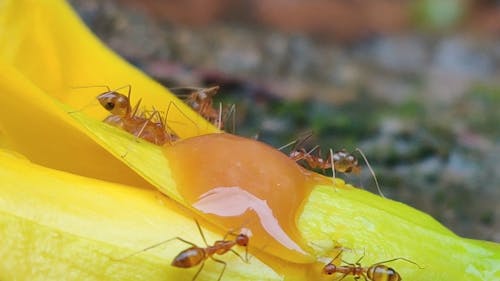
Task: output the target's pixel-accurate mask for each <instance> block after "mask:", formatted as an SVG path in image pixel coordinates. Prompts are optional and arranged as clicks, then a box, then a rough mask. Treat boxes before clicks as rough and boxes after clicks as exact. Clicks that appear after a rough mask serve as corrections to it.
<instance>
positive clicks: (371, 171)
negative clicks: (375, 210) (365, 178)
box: [356, 148, 386, 198]
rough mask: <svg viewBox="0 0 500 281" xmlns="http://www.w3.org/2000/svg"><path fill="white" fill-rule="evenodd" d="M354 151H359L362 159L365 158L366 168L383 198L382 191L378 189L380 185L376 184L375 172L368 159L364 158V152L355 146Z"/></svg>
mask: <svg viewBox="0 0 500 281" xmlns="http://www.w3.org/2000/svg"><path fill="white" fill-rule="evenodd" d="M356 151H357V152H359V154H360V155H361V157H363V160H365V163H366V166H367V167H368V170H370V173H371V174H372V177H373V180H375V185H376V186H377V190H378V193H379V194H380V196H382V197H383V198H386V197H385V196H384V193H382V190H381V189H380V185H379V184H378V180H377V176H376V175H375V172H374V171H373V169H372V166H371V165H370V163H369V162H368V159H367V158H366V156H365V154H364V153H363V151H361V149H359V148H356Z"/></svg>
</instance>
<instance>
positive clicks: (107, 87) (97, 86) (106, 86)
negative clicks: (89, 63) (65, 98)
mask: <svg viewBox="0 0 500 281" xmlns="http://www.w3.org/2000/svg"><path fill="white" fill-rule="evenodd" d="M70 88H71V89H87V88H106V89H107V90H108V91H109V92H111V89H110V88H109V86H108V85H92V86H71V87H70Z"/></svg>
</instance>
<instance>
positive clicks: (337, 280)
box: [335, 273, 348, 281]
mask: <svg viewBox="0 0 500 281" xmlns="http://www.w3.org/2000/svg"><path fill="white" fill-rule="evenodd" d="M347 274H348V273H344V275H342V276H341V277H340V278H337V279H335V281H341V280H342V279H344V278H345V277H346V276H347Z"/></svg>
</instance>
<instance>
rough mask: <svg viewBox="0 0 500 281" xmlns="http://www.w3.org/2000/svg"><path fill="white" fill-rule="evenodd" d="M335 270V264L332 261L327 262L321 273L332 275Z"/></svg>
mask: <svg viewBox="0 0 500 281" xmlns="http://www.w3.org/2000/svg"><path fill="white" fill-rule="evenodd" d="M336 271H337V266H336V265H334V264H333V263H329V264H327V265H325V266H324V267H323V273H324V274H328V275H332V274H334V273H335V272H336Z"/></svg>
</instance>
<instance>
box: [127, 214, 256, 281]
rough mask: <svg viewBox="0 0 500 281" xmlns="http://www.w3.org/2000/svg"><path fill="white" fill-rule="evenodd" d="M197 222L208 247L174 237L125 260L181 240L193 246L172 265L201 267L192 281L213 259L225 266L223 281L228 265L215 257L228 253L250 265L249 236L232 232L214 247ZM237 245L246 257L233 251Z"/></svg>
mask: <svg viewBox="0 0 500 281" xmlns="http://www.w3.org/2000/svg"><path fill="white" fill-rule="evenodd" d="M195 222H196V226H197V228H198V231H199V232H200V235H201V237H202V239H203V242H205V245H206V247H199V246H197V245H196V244H194V243H192V242H189V241H187V240H184V239H182V238H180V237H174V238H171V239H168V240H165V241H162V242H160V243H157V244H155V245H153V246H150V247H147V248H145V249H143V250H140V251H138V252H135V253H132V254H131V255H128V256H127V257H125V258H128V257H131V256H134V255H137V254H139V253H141V252H144V251H147V250H150V249H152V248H155V247H158V246H160V245H162V244H164V243H167V242H170V241H172V240H179V241H181V242H184V243H186V244H189V245H191V247H189V248H187V249H185V250H183V251H181V252H180V253H179V254H177V256H175V258H174V259H173V261H172V263H171V265H172V266H175V267H180V268H192V267H195V266H197V265H200V268H199V269H198V271H196V273H195V275H194V276H193V279H192V281H194V280H195V279H196V278H197V277H198V275H199V274H200V272H201V270H202V269H203V266H204V265H205V262H206V261H207V260H208V259H212V260H213V261H215V262H217V263H220V264H222V265H223V268H222V270H221V273H220V274H219V277H218V278H217V281H220V280H221V278H222V275H223V274H224V271H225V270H226V266H227V263H226V262H225V261H223V260H219V259H217V258H215V257H214V255H224V254H226V253H227V252H232V253H234V254H235V255H236V256H238V257H239V258H240V259H241V260H242V261H243V262H245V263H248V261H249V259H248V243H249V242H250V238H249V236H248V235H247V234H244V233H240V234H235V233H232V232H231V231H229V232H228V233H226V235H224V237H223V238H222V240H217V241H215V242H214V244H213V245H209V244H208V243H207V240H206V239H205V235H204V234H203V231H202V229H201V227H200V224H199V223H198V221H196V220H195ZM229 235H231V236H234V237H235V238H234V240H228V239H227V236H229ZM236 245H237V246H241V247H245V256H244V257H243V256H241V255H240V254H239V253H238V252H236V251H235V250H233V247H234V246H236Z"/></svg>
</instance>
